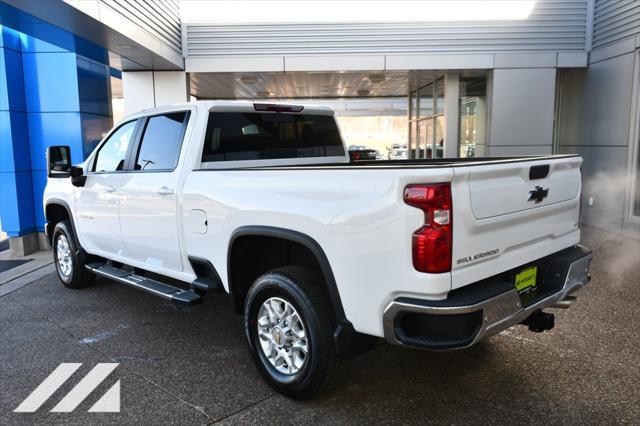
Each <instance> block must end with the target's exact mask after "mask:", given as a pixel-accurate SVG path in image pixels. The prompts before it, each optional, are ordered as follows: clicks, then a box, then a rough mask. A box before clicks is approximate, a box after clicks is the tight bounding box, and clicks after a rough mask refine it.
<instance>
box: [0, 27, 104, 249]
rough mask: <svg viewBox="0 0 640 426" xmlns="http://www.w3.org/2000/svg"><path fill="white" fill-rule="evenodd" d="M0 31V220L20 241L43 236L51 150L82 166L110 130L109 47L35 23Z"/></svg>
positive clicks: (7, 230) (4, 227)
mask: <svg viewBox="0 0 640 426" xmlns="http://www.w3.org/2000/svg"><path fill="white" fill-rule="evenodd" d="M24 28H29V31H28V32H29V33H30V34H25V33H21V32H17V31H14V30H12V29H10V28H7V27H2V26H0V34H1V35H0V157H1V158H0V181H1V182H0V193H1V197H0V200H1V203H0V215H1V224H2V230H3V231H5V232H7V234H9V236H12V237H15V236H19V235H24V234H27V233H30V232H34V231H36V230H37V231H42V230H44V223H45V218H44V212H43V208H42V194H43V191H44V187H45V185H46V181H47V177H46V158H45V153H46V148H47V147H48V146H52V145H68V146H70V147H71V152H72V161H73V162H74V163H80V162H82V161H83V160H84V159H85V158H86V156H87V155H88V154H89V153H90V152H91V149H92V148H93V147H94V146H95V144H96V143H97V141H99V140H100V139H101V138H102V136H103V134H104V133H105V132H107V131H108V130H109V128H110V127H111V125H112V120H111V117H110V115H111V108H110V93H109V78H110V70H109V67H108V65H107V63H108V52H107V50H106V49H104V48H102V47H100V46H97V45H95V44H93V43H90V42H88V41H86V40H82V39H80V38H78V37H76V36H74V35H73V34H71V33H69V32H66V31H63V30H61V29H59V28H56V27H52V26H51V25H49V24H46V23H44V22H42V21H38V20H37V19H35V18H33V23H29V24H26V25H25V26H24Z"/></svg>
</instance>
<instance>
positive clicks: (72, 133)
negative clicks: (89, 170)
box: [28, 112, 84, 170]
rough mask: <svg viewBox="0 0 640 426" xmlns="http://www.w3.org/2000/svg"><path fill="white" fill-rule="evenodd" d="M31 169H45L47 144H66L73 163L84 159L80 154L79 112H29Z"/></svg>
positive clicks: (80, 130) (80, 129)
mask: <svg viewBox="0 0 640 426" xmlns="http://www.w3.org/2000/svg"><path fill="white" fill-rule="evenodd" d="M28 122H29V139H30V141H31V169H32V170H47V162H46V159H45V154H46V152H47V147H48V146H53V145H67V146H69V147H70V148H71V160H72V161H73V162H74V163H81V162H82V161H84V157H83V155H82V123H81V121H80V113H79V112H42V113H36V112H30V113H29V114H28Z"/></svg>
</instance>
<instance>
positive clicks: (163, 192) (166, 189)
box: [158, 186, 173, 195]
mask: <svg viewBox="0 0 640 426" xmlns="http://www.w3.org/2000/svg"><path fill="white" fill-rule="evenodd" d="M158 194H160V195H171V194H173V189H171V188H169V187H166V186H163V187H161V188H160V189H158Z"/></svg>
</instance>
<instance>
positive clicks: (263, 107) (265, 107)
mask: <svg viewBox="0 0 640 426" xmlns="http://www.w3.org/2000/svg"><path fill="white" fill-rule="evenodd" d="M253 109H255V110H256V111H272V112H302V110H303V109H304V107H303V106H302V105H280V104H253Z"/></svg>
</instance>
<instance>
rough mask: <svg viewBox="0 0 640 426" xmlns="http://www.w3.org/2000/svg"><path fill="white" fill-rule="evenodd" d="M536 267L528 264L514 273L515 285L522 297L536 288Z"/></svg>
mask: <svg viewBox="0 0 640 426" xmlns="http://www.w3.org/2000/svg"><path fill="white" fill-rule="evenodd" d="M537 277H538V267H537V266H530V267H528V268H525V269H523V270H522V271H520V272H519V273H517V274H516V278H515V283H514V284H515V287H516V290H517V291H518V294H519V295H520V296H521V297H522V296H523V295H525V294H529V293H531V292H532V291H535V290H537V288H538V280H537Z"/></svg>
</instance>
